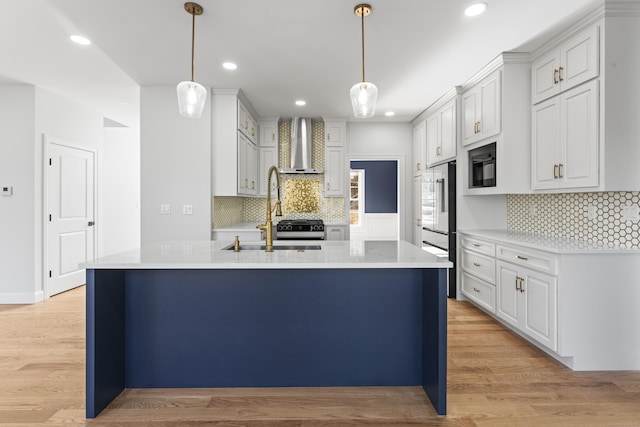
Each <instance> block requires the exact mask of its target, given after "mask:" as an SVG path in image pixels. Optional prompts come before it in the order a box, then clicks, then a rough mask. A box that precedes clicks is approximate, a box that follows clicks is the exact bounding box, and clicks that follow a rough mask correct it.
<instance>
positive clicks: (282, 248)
mask: <svg viewBox="0 0 640 427" xmlns="http://www.w3.org/2000/svg"><path fill="white" fill-rule="evenodd" d="M266 249H267V246H266V245H240V252H242V251H264V250H266ZM320 249H322V247H321V246H320V245H273V250H274V251H299V252H302V251H318V250H320ZM223 250H227V251H232V250H233V245H230V246H228V247H226V248H224V249H223Z"/></svg>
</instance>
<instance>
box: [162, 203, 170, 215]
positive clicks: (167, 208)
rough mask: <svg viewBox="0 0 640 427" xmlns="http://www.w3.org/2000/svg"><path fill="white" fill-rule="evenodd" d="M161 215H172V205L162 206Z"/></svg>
mask: <svg viewBox="0 0 640 427" xmlns="http://www.w3.org/2000/svg"><path fill="white" fill-rule="evenodd" d="M160 215H171V205H160Z"/></svg>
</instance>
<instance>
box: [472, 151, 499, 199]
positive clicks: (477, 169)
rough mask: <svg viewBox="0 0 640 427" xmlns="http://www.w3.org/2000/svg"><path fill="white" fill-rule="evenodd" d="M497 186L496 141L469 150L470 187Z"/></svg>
mask: <svg viewBox="0 0 640 427" xmlns="http://www.w3.org/2000/svg"><path fill="white" fill-rule="evenodd" d="M495 186H496V143H495V142H492V143H491V144H487V145H483V146H482V147H478V148H474V149H473V150H469V188H484V187H495Z"/></svg>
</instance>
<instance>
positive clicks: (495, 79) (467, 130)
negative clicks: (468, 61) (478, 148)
mask: <svg viewBox="0 0 640 427" xmlns="http://www.w3.org/2000/svg"><path fill="white" fill-rule="evenodd" d="M500 76H501V74H500V70H498V71H496V72H494V73H493V74H491V75H489V76H487V77H486V78H485V79H484V80H482V81H481V82H479V83H478V84H476V85H474V86H473V87H471V88H470V89H468V90H467V91H465V92H464V93H463V94H462V145H469V144H472V143H474V142H476V141H480V140H483V139H485V138H488V137H490V136H494V135H497V134H499V133H500V131H501V122H502V105H501V89H502V85H501V79H500Z"/></svg>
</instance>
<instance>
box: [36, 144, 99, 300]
mask: <svg viewBox="0 0 640 427" xmlns="http://www.w3.org/2000/svg"><path fill="white" fill-rule="evenodd" d="M42 142H43V145H44V147H43V148H44V153H43V157H42V178H43V188H42V199H43V200H42V231H43V232H42V289H43V291H44V299H49V298H50V297H51V295H50V289H49V280H48V279H49V221H48V216H49V214H48V212H49V211H50V209H49V181H50V179H49V155H50V153H51V150H50V147H51V145H54V144H55V145H60V146H63V147H66V148H71V149H73V150H81V151H87V152H90V153H92V154H93V215H94V218H95V224H96V225H95V226H93V227H91V228H92V232H93V257H94V259H95V258H98V232H97V230H98V229H97V227H98V225H97V224H100V221H99V218H98V150H97V149H96V148H93V147H86V146H83V145H80V144H78V143H75V142H72V141H69V140H66V139H63V138H58V137H55V136H51V135H47V134H43V135H42Z"/></svg>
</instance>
